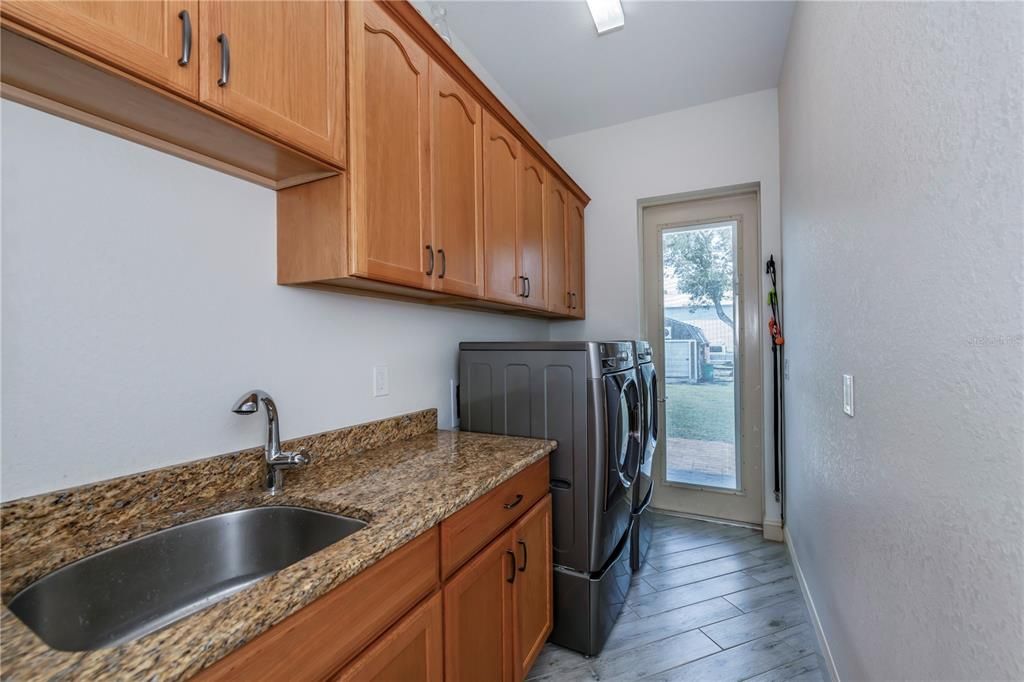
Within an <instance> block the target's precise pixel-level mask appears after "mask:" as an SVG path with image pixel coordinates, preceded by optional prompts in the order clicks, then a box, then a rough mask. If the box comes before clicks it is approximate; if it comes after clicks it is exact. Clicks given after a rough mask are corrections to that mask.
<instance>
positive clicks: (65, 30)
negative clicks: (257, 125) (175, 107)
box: [2, 0, 199, 100]
mask: <svg viewBox="0 0 1024 682" xmlns="http://www.w3.org/2000/svg"><path fill="white" fill-rule="evenodd" d="M2 11H3V14H4V16H8V17H11V18H13V19H16V20H17V19H21V20H22V21H24V22H25V23H27V24H29V25H30V26H43V27H46V28H45V30H44V32H45V33H46V34H47V35H49V36H50V37H51V38H54V39H56V40H59V41H61V42H64V43H67V44H68V45H73V46H74V47H76V48H78V49H80V50H81V51H82V52H85V53H86V54H89V55H91V56H93V57H96V58H97V59H99V60H101V61H104V62H107V63H108V64H112V65H113V66H116V67H118V68H120V69H124V70H125V71H127V72H129V73H132V74H135V75H136V76H138V77H139V78H143V79H145V80H148V81H150V82H151V83H155V84H157V85H159V86H161V87H164V88H167V89H168V90H172V91H174V92H177V93H178V94H180V95H183V96H185V97H187V98H189V99H192V100H197V99H198V98H199V59H198V49H199V34H198V30H199V3H198V2H197V1H196V0H171V1H168V2H165V1H162V0H131V1H123V2H118V1H115V0H106V1H100V2H95V1H93V2H83V1H81V0H61V1H59V2H52V1H51V2H39V1H38V0H6V1H5V2H4V3H3V7H2Z"/></svg>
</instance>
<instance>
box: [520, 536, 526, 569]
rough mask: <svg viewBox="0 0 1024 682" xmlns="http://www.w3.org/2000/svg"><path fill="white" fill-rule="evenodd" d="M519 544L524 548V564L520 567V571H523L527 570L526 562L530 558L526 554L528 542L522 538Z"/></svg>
mask: <svg viewBox="0 0 1024 682" xmlns="http://www.w3.org/2000/svg"><path fill="white" fill-rule="evenodd" d="M519 546H520V547H522V548H523V565H522V566H520V567H519V572H520V573H522V572H523V571H525V570H526V562H527V560H528V556H527V554H526V543H525V542H523V541H522V540H520V541H519Z"/></svg>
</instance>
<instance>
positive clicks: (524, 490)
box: [193, 459, 554, 682]
mask: <svg viewBox="0 0 1024 682" xmlns="http://www.w3.org/2000/svg"><path fill="white" fill-rule="evenodd" d="M549 472H550V469H549V463H548V460H547V459H544V460H542V461H540V462H537V463H535V464H533V465H531V466H529V467H528V468H526V469H524V470H523V471H521V472H520V473H519V474H517V475H516V476H514V477H512V478H511V479H509V480H508V481H506V482H504V483H502V484H501V485H499V486H498V487H496V488H494V489H493V490H492V491H490V492H489V493H487V494H485V495H483V496H481V497H480V498H478V499H477V500H475V501H473V502H472V503H470V504H469V505H467V506H465V507H463V508H462V509H460V510H459V511H458V512H456V513H455V514H453V515H452V516H450V517H448V518H447V519H445V520H444V521H442V522H441V523H440V524H439V526H435V527H433V528H431V529H429V530H428V531H426V532H425V533H423V534H422V535H420V536H419V537H417V538H415V539H413V540H411V541H410V542H408V543H407V544H406V545H405V546H404V547H401V548H399V549H398V550H396V551H395V552H394V553H392V554H391V555H390V556H387V557H385V558H384V559H382V560H381V561H379V562H377V563H376V564H374V565H373V566H371V567H370V568H368V569H366V570H365V571H363V572H362V573H360V574H358V575H356V576H354V577H352V578H351V579H349V580H347V581H346V582H344V583H342V584H341V585H339V586H338V587H336V588H334V589H333V590H332V591H331V592H328V593H327V594H326V595H324V596H323V597H320V598H319V599H317V600H316V601H314V602H313V603H312V604H310V605H309V606H307V607H305V608H303V609H301V610H299V611H298V612H296V613H294V614H292V615H291V616H289V617H288V618H286V619H284V620H283V621H281V622H280V623H278V624H277V625H275V626H274V627H272V628H270V629H269V630H267V631H266V632H264V633H263V634H262V635H260V636H259V637H257V638H256V639H254V640H252V641H251V642H249V643H248V644H246V645H245V646H243V647H241V648H240V649H238V650H236V651H234V652H233V653H231V654H229V655H228V656H226V657H224V658H222V659H221V660H219V661H217V662H216V663H214V664H213V665H211V666H210V667H208V668H206V669H205V670H202V671H200V672H199V674H198V675H197V676H196V677H194V678H193V679H194V680H202V682H215V681H217V682H219V681H221V680H223V681H224V682H229V681H230V682H234V681H235V680H245V681H246V682H259V681H261V680H267V681H270V680H275V681H276V680H311V681H312V680H333V681H336V682H342V681H344V682H365V681H373V682H417V681H422V682H440V681H441V680H446V681H450V682H458V681H461V682H478V681H483V680H486V681H487V682H509V681H515V682H520V681H521V680H523V679H524V678H525V677H526V674H527V673H528V672H529V670H530V667H531V666H532V665H533V663H534V661H535V660H536V658H537V654H538V653H540V650H541V648H542V647H543V646H544V642H545V641H546V640H547V638H548V635H549V634H550V633H551V627H552V624H553V611H552V599H551V589H552V582H553V578H554V573H553V567H552V544H551V541H552V537H551V494H550V493H549V492H547V485H548V483H547V482H548V477H549ZM445 566H447V567H448V568H444V567H445Z"/></svg>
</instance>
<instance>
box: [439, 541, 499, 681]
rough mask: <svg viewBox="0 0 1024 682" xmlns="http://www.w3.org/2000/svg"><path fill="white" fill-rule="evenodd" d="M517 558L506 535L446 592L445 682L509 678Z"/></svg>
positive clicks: (462, 571)
mask: <svg viewBox="0 0 1024 682" xmlns="http://www.w3.org/2000/svg"><path fill="white" fill-rule="evenodd" d="M515 573H516V565H515V553H514V552H513V551H512V538H511V532H506V533H505V534H504V535H502V536H500V537H499V538H498V539H497V540H495V541H494V542H492V543H491V544H490V545H488V546H487V547H486V548H485V549H483V550H482V551H481V552H480V553H479V554H477V555H476V557H474V558H473V559H472V560H471V561H470V562H469V563H468V564H466V565H465V566H463V567H462V569H460V570H459V571H458V572H457V573H456V574H455V575H454V577H452V578H451V579H450V580H449V581H448V583H447V584H446V585H445V587H444V633H445V634H444V669H445V679H446V680H448V681H449V682H477V681H478V680H489V681H492V682H502V681H507V680H510V679H511V676H512V639H513V636H512V581H513V580H515Z"/></svg>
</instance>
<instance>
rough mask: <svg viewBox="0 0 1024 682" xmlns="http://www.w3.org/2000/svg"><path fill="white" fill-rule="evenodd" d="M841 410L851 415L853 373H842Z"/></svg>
mask: <svg viewBox="0 0 1024 682" xmlns="http://www.w3.org/2000/svg"><path fill="white" fill-rule="evenodd" d="M843 412H845V413H846V414H848V415H850V416H851V417H852V416H853V375H852V374H844V375H843Z"/></svg>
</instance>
